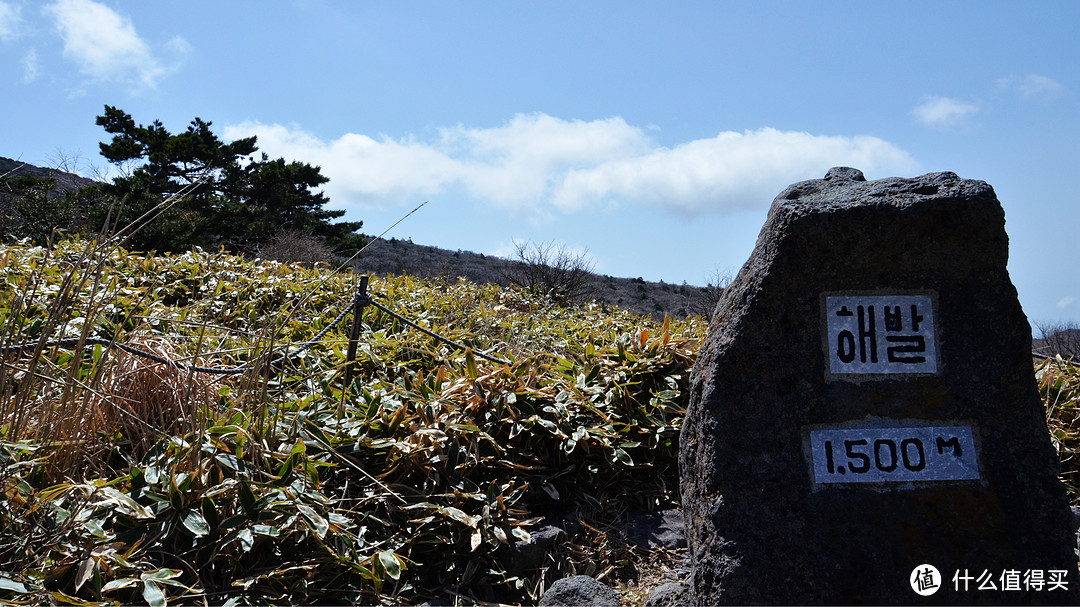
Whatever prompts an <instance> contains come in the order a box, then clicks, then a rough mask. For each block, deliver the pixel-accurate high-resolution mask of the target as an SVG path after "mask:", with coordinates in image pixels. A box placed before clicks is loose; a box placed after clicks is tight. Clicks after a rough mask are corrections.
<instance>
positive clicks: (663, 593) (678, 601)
mask: <svg viewBox="0 0 1080 607" xmlns="http://www.w3.org/2000/svg"><path fill="white" fill-rule="evenodd" d="M689 604H690V584H687V583H686V582H671V583H669V584H664V585H663V586H659V587H657V588H656V589H655V590H653V591H652V592H650V593H649V596H647V597H645V603H644V607H682V606H683V605H689Z"/></svg>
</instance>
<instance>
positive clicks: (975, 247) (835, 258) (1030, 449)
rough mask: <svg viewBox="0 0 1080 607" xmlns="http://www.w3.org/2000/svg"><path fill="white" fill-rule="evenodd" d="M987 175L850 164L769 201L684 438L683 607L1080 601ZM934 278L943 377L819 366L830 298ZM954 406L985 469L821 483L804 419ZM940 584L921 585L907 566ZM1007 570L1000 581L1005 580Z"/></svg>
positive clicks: (702, 365)
mask: <svg viewBox="0 0 1080 607" xmlns="http://www.w3.org/2000/svg"><path fill="white" fill-rule="evenodd" d="M1004 223H1005V217H1004V211H1003V210H1002V207H1001V205H1000V203H999V202H998V200H997V197H996V195H995V193H994V191H993V189H992V188H991V187H990V186H989V185H988V184H986V183H984V182H982V181H974V180H964V179H960V178H959V177H957V176H956V175H955V174H953V173H933V174H929V175H924V176H922V177H918V178H914V179H901V178H890V179H882V180H877V181H869V182H868V181H865V179H864V178H863V176H862V173H860V172H859V171H857V170H855V169H847V168H842V169H833V170H831V171H829V173H828V175H826V177H825V178H824V179H821V180H812V181H806V182H801V183H797V184H794V185H792V186H790V187H788V188H787V189H786V190H785V191H784V192H782V193H781V194H780V195H779V196H777V198H776V200H775V201H774V202H773V205H772V208H771V210H770V212H769V216H768V219H767V221H766V223H765V226H764V228H763V229H762V232H761V235H760V236H759V238H758V242H757V245H756V248H755V250H754V252H753V254H752V255H751V257H750V259H749V260H748V261H747V262H746V264H745V265H744V267H743V268H742V270H741V271H740V273H739V275H738V277H737V278H736V279H735V281H734V282H733V283H732V285H731V286H730V287H729V288H728V289H727V291H726V292H725V294H724V297H723V299H722V300H721V302H720V303H719V305H718V306H717V310H716V314H715V316H714V319H713V321H712V322H713V324H712V326H711V328H710V331H709V336H708V338H707V340H706V342H705V343H704V344H703V346H702V348H701V350H700V352H699V355H698V361H697V365H696V366H695V368H694V371H693V375H692V381H691V385H692V388H691V395H690V405H689V408H688V411H687V417H686V422H685V425H684V428H683V432H682V439H681V440H682V444H681V453H680V468H681V477H682V490H683V514H684V517H685V520H686V529H687V536H688V540H689V550H690V553H691V557H692V560H693V572H692V575H691V597H690V599H691V601H690V602H691V603H693V604H731V603H736V604H748V603H772V604H777V603H779V604H808V603H822V604H823V603H833V604H851V603H878V604H915V603H954V604H955V603H995V602H1001V603H1019V604H1026V603H1072V604H1076V603H1080V577H1078V574H1077V568H1076V558H1075V555H1074V554H1073V549H1072V548H1073V547H1074V546H1075V545H1076V539H1075V536H1074V535H1073V533H1074V531H1075V528H1074V527H1073V525H1072V515H1071V513H1070V511H1069V508H1068V506H1067V502H1066V498H1065V492H1064V489H1063V487H1062V486H1061V484H1060V483H1059V482H1058V481H1057V478H1056V476H1057V473H1058V471H1059V464H1058V462H1057V459H1056V457H1055V454H1054V452H1053V450H1052V447H1051V445H1050V441H1049V436H1048V432H1047V428H1046V422H1045V416H1044V415H1045V414H1044V411H1043V409H1042V405H1041V402H1040V400H1039V396H1038V392H1037V389H1036V384H1035V380H1034V376H1033V370H1032V364H1031V355H1030V353H1031V350H1030V348H1031V330H1030V326H1029V325H1028V322H1027V319H1026V318H1025V316H1024V314H1023V311H1022V310H1021V308H1020V304H1019V302H1018V300H1017V296H1016V290H1015V288H1014V287H1013V285H1012V283H1011V281H1010V279H1009V276H1008V272H1007V270H1006V262H1007V259H1008V238H1007V236H1006V234H1005V229H1004ZM867 291H871V292H882V291H884V292H890V293H895V292H902V291H917V292H926V291H932V292H933V293H934V294H935V297H936V302H935V308H936V309H935V312H934V318H935V324H936V330H937V344H938V360H939V363H940V372H938V373H937V374H934V375H922V376H911V377H890V378H873V379H867V380H862V381H846V380H843V379H835V378H830V377H829V376H828V372H827V360H826V358H827V355H828V354H829V353H828V351H827V348H826V347H825V346H824V345H823V337H822V334H823V332H822V324H823V319H824V316H825V313H824V311H823V310H824V308H823V301H824V294H825V293H830V292H832V293H835V292H867ZM868 418H888V419H893V420H967V422H970V423H971V424H972V426H973V427H974V428H975V436H976V444H977V445H978V446H979V448H978V449H977V451H978V458H979V468H980V471H981V472H980V473H981V480H978V481H953V482H936V483H920V484H916V485H909V486H907V487H901V486H899V485H897V484H884V483H883V484H882V485H878V486H872V485H853V484H846V485H827V486H822V485H820V484H815V483H814V481H813V478H812V477H811V471H810V466H809V464H808V458H807V455H806V451H805V450H804V437H805V436H806V435H805V434H804V431H805V428H806V427H808V426H813V425H820V424H843V423H847V422H852V421H855V422H859V421H860V420H866V419H868ZM923 563H929V564H932V565H934V566H935V567H937V568H938V570H939V571H940V572H941V575H942V577H943V578H944V583H943V584H942V587H941V589H940V591H939V592H937V593H936V594H934V595H931V596H928V597H921V596H919V595H917V594H915V593H914V592H913V590H912V589H911V586H910V582H909V576H910V575H911V572H912V571H913V570H914V569H915V567H917V566H919V565H921V564H923ZM965 569H967V570H969V571H970V573H971V575H973V576H979V575H980V574H981V573H982V572H983V571H984V570H986V571H989V572H991V573H992V574H993V575H995V576H1000V575H1001V574H1002V573H1003V572H1004V571H1006V570H1019V571H1020V572H1024V571H1026V570H1043V571H1049V570H1051V569H1060V570H1064V571H1067V578H1066V579H1067V581H1068V590H1067V591H1062V590H1056V591H1054V592H1047V591H1046V590H1045V589H1044V590H1043V591H1041V592H1038V591H1019V592H1017V591H1009V592H1005V591H1000V590H999V591H997V592H989V591H983V592H978V591H976V590H974V587H973V588H972V590H971V591H968V592H962V591H961V592H956V591H955V590H954V589H953V583H952V577H953V574H954V572H956V571H961V572H963V571H964V570H965ZM999 583H1000V582H999Z"/></svg>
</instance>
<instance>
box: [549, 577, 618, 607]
mask: <svg viewBox="0 0 1080 607" xmlns="http://www.w3.org/2000/svg"><path fill="white" fill-rule="evenodd" d="M619 604H620V603H619V593H618V592H616V591H615V589H614V588H612V587H610V586H607V585H605V584H603V583H601V582H598V581H596V580H594V579H593V578H591V577H589V576H587V575H574V576H571V577H564V578H563V579H561V580H556V581H555V583H554V584H552V585H551V587H550V588H548V589H547V592H545V593H544V596H542V597H540V602H539V603H537V605H540V606H541V607H545V606H550V607H557V606H565V607H575V606H586V605H588V606H591V607H619Z"/></svg>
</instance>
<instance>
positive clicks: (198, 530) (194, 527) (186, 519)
mask: <svg viewBox="0 0 1080 607" xmlns="http://www.w3.org/2000/svg"><path fill="white" fill-rule="evenodd" d="M180 522H182V523H183V524H184V528H185V529H187V530H188V531H190V532H191V533H192V535H194V536H195V537H202V536H204V535H207V534H208V533H210V525H209V524H208V523H207V522H206V518H205V517H203V515H202V513H201V512H199V511H198V510H196V509H194V508H188V509H187V510H185V511H184V514H183V517H182V518H181V520H180Z"/></svg>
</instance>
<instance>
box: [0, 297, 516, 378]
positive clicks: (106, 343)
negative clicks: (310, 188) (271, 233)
mask: <svg viewBox="0 0 1080 607" xmlns="http://www.w3.org/2000/svg"><path fill="white" fill-rule="evenodd" d="M368 305H370V306H373V307H376V308H378V309H379V310H382V311H383V312H385V313H386V314H388V315H389V316H391V317H393V318H396V319H397V320H399V321H401V322H402V323H404V324H406V325H408V326H410V327H412V328H414V329H416V330H418V331H420V332H422V333H424V334H425V335H428V336H430V337H433V338H435V339H437V340H439V341H441V342H443V343H445V344H447V345H449V346H451V347H453V348H456V349H458V350H467V349H469V348H468V346H464V345H462V344H460V343H458V342H455V341H453V340H451V339H449V338H447V337H443V336H442V335H439V334H438V333H435V332H433V331H430V330H428V329H425V328H424V327H422V326H420V325H418V324H416V323H415V322H413V321H411V320H409V319H407V318H405V317H404V316H402V315H400V314H398V313H396V312H394V311H393V310H391V309H390V308H388V307H386V306H384V305H383V304H380V303H378V302H376V301H375V300H374V299H372V298H371V296H370V295H368V294H367V293H366V292H365V291H364V290H362V291H358V292H357V293H356V295H355V296H354V297H353V299H352V301H350V302H349V303H348V304H347V305H345V306H343V307H342V309H341V311H340V312H338V315H337V316H335V317H334V319H333V320H332V321H330V324H328V325H327V326H326V327H324V328H323V330H322V331H319V332H318V333H317V334H315V336H314V337H312V338H311V339H309V340H307V341H304V342H299V343H293V344H288V345H287V346H285V347H286V348H292V347H296V350H293V351H291V352H287V353H285V354H283V355H281V356H279V357H277V358H275V359H273V360H270V361H269V362H267V363H265V365H266V366H267V367H269V368H274V367H277V366H279V365H281V364H283V363H284V362H286V361H288V360H289V359H291V358H294V357H296V356H298V355H300V354H301V353H302V352H304V351H305V350H308V349H310V348H311V347H312V346H314V345H315V344H317V343H319V342H320V341H321V340H322V338H323V337H325V336H326V334H327V333H329V332H330V330H331V329H333V328H334V327H336V326H337V325H338V324H340V323H341V321H342V320H344V319H345V316H346V315H348V313H349V311H350V310H362V309H363V306H368ZM353 322H355V323H359V322H360V320H359V318H355V319H354V321H353ZM80 344H82V345H90V346H102V347H107V348H115V349H117V350H122V351H124V352H127V353H128V354H133V355H135V356H140V357H142V358H146V359H148V360H152V361H154V362H156V363H160V364H163V365H170V366H173V367H176V368H179V369H182V370H184V371H189V372H195V373H209V374H213V375H240V374H242V373H247V372H248V371H253V370H255V369H258V368H260V367H259V365H258V364H257V363H253V364H248V365H244V366H241V367H230V368H223V367H203V366H199V365H189V364H187V363H182V362H179V361H177V360H172V359H169V358H166V357H164V356H160V355H158V354H154V353H153V352H147V351H146V350H141V349H139V348H136V347H134V346H129V345H127V344H124V343H120V342H117V341H115V340H112V339H104V338H101V337H69V338H65V339H53V340H49V341H45V342H31V343H26V344H17V345H9V346H0V354H10V353H18V354H23V353H25V352H27V351H41V350H45V349H46V348H75V347H78V346H79V345H80ZM473 354H474V355H476V356H479V357H480V358H483V359H485V360H488V361H491V362H493V363H496V364H500V365H509V364H511V363H510V361H508V360H503V359H501V358H496V357H494V356H490V355H488V354H484V353H483V352H479V351H475V350H474V351H473ZM348 362H349V363H350V364H351V363H352V361H351V360H350V361H348Z"/></svg>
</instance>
